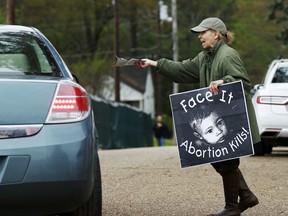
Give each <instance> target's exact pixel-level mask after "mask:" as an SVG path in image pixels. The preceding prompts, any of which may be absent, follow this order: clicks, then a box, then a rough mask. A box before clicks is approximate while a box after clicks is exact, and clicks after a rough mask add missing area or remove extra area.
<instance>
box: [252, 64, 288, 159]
mask: <svg viewBox="0 0 288 216" xmlns="http://www.w3.org/2000/svg"><path fill="white" fill-rule="evenodd" d="M253 92H254V95H253V98H252V102H253V105H254V109H255V112H256V116H257V121H258V127H259V131H260V135H261V138H262V141H263V142H262V143H261V144H259V145H255V146H254V150H255V154H256V155H264V154H265V153H266V154H270V153H271V152H272V147H273V146H288V59H277V60H274V61H273V62H272V63H271V64H270V66H269V68H268V71H267V74H266V76H265V78H264V81H263V83H262V84H257V85H255V86H254V88H253Z"/></svg>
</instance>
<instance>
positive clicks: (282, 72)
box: [272, 67, 288, 83]
mask: <svg viewBox="0 0 288 216" xmlns="http://www.w3.org/2000/svg"><path fill="white" fill-rule="evenodd" d="M272 83H288V67H280V68H277V70H276V72H275V74H274V77H273V80H272Z"/></svg>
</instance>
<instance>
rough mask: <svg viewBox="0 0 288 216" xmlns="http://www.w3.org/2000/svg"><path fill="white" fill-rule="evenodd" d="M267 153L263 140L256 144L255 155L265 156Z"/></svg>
mask: <svg viewBox="0 0 288 216" xmlns="http://www.w3.org/2000/svg"><path fill="white" fill-rule="evenodd" d="M264 154H265V143H264V142H263V141H261V142H258V143H255V144H254V155H255V156H263V155H264Z"/></svg>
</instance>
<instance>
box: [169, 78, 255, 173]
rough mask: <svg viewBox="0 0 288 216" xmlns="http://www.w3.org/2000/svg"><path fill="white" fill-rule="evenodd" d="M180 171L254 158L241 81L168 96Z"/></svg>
mask: <svg viewBox="0 0 288 216" xmlns="http://www.w3.org/2000/svg"><path fill="white" fill-rule="evenodd" d="M170 103H171V109H172V114H173V122H174V128H175V134H176V141H177V145H178V150H179V156H180V163H181V167H182V168H184V167H190V166H196V165H202V164H206V163H213V162H219V161H224V160H229V159H233V158H239V157H243V156H249V155H252V154H254V149H253V144H252V137H251V132H250V125H249V121H248V114H247V108H246V101H245V95H244V91H243V86H242V82H241V81H237V82H232V83H228V84H223V85H221V86H220V87H219V93H218V94H216V95H213V94H212V93H211V92H210V91H209V89H208V88H202V89H197V90H192V91H187V92H182V93H177V94H172V95H170Z"/></svg>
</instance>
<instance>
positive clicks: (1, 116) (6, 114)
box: [0, 79, 57, 126]
mask: <svg viewBox="0 0 288 216" xmlns="http://www.w3.org/2000/svg"><path fill="white" fill-rule="evenodd" d="M56 87H57V81H55V80H54V81H51V80H50V81H49V80H47V79H44V80H27V79H25V80H23V79H0V100H1V105H0V126H1V125H29V124H43V123H44V122H45V120H46V117H47V114H48V112H49V110H50V106H51V103H52V100H53V97H54V93H55V91H56Z"/></svg>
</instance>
